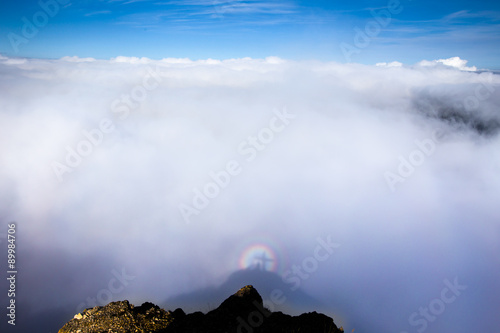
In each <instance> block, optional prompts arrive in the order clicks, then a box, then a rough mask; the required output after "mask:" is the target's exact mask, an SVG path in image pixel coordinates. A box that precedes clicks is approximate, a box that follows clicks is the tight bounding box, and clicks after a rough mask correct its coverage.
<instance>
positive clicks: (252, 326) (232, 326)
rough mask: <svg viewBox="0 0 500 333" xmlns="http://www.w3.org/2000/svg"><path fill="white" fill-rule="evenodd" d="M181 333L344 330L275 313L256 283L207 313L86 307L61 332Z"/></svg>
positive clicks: (308, 316)
mask: <svg viewBox="0 0 500 333" xmlns="http://www.w3.org/2000/svg"><path fill="white" fill-rule="evenodd" d="M108 332H114V333H177V332H192V333H195V332H196V333H198V332H205V333H216V332H217V333H220V332H228V333H229V332H231V333H232V332H237V333H279V332H283V333H284V332H318V333H323V332H327V333H340V332H343V330H342V328H340V329H339V328H337V326H336V325H335V323H334V322H333V319H332V318H330V317H328V316H326V315H324V314H320V313H317V312H310V313H304V314H301V315H300V316H295V317H292V316H290V315H287V314H284V313H282V312H271V311H269V310H268V309H266V308H265V307H264V305H263V301H262V297H261V296H260V295H259V293H258V292H257V290H256V289H255V288H254V287H253V286H245V287H243V288H241V289H240V290H238V291H237V292H236V293H235V294H234V295H231V296H230V297H229V298H227V299H226V300H225V301H224V302H222V304H221V305H220V306H219V307H218V308H216V309H214V310H212V311H209V312H208V313H206V314H203V313H202V312H194V313H190V314H186V313H185V312H184V311H183V310H182V309H177V310H175V311H173V312H172V311H165V310H164V309H161V308H160V307H158V306H157V305H154V304H152V303H149V302H147V303H144V304H142V305H141V306H137V307H136V306H134V305H132V304H130V303H129V302H128V301H120V302H112V303H109V304H108V305H106V306H97V307H94V308H91V309H86V310H84V311H83V312H82V313H79V314H77V315H75V317H74V318H73V319H72V320H70V321H69V322H68V323H66V324H65V325H64V326H63V327H62V328H61V329H60V330H59V333H108Z"/></svg>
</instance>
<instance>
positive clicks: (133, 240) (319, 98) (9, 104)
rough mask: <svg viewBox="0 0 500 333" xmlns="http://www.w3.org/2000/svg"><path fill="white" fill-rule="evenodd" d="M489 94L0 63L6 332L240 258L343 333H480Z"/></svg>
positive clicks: (334, 79) (441, 67) (492, 136)
mask: <svg viewBox="0 0 500 333" xmlns="http://www.w3.org/2000/svg"><path fill="white" fill-rule="evenodd" d="M499 91H500V77H499V76H498V75H496V74H494V73H491V72H488V71H479V70H477V68H475V67H474V66H473V64H471V65H468V64H467V62H466V61H465V60H463V59H460V58H451V59H437V60H432V59H430V60H425V61H422V62H420V63H417V64H401V63H399V62H392V63H381V64H377V65H374V66H366V65H359V64H339V63H328V62H315V61H301V62H296V61H289V60H284V59H280V58H276V57H269V58H266V59H251V58H244V59H229V60H223V61H220V60H212V59H208V60H199V61H192V60H189V59H170V58H168V59H162V60H151V59H147V58H126V57H118V58H114V59H110V60H96V59H92V58H77V57H65V58H62V59H58V60H38V59H21V58H7V57H3V56H0V152H1V154H0V190H1V191H0V214H1V215H0V217H1V221H2V230H0V241H1V242H2V243H1V245H0V246H1V247H2V248H3V249H4V250H2V256H3V257H2V258H4V257H5V256H6V238H5V236H6V233H7V224H8V223H10V222H12V221H15V222H16V228H17V232H16V235H17V250H18V258H17V265H18V279H19V281H18V285H17V287H18V293H17V298H16V304H17V305H18V309H19V311H24V312H22V313H24V315H23V316H24V317H22V316H21V317H18V318H17V319H18V322H20V325H22V323H23V322H24V325H28V323H27V322H28V321H29V318H30V317H31V316H37V315H39V314H40V313H46V312H47V311H50V310H53V311H61V310H60V309H61V308H64V309H65V311H67V312H69V313H70V314H75V313H77V312H78V311H81V310H82V309H83V308H85V307H90V306H93V305H92V304H89V303H92V302H89V301H87V298H88V297H91V298H97V304H98V305H103V304H99V303H104V301H105V302H109V301H115V300H123V299H128V300H130V301H131V302H132V303H134V304H137V305H139V304H141V303H142V302H144V301H151V302H154V303H161V302H163V301H164V300H165V299H167V298H169V297H172V296H175V295H179V294H183V293H188V292H191V291H194V290H197V289H199V288H204V287H207V286H217V285H219V284H221V283H223V282H224V280H225V279H226V278H227V276H228V275H229V274H231V273H232V272H234V271H236V270H238V269H241V268H246V267H245V263H247V264H248V263H251V262H252V260H253V259H252V257H249V258H242V256H243V255H245V254H246V255H248V251H247V252H245V251H246V250H248V249H249V248H251V247H252V246H257V247H256V250H255V253H258V254H261V252H264V251H266V249H268V255H269V256H271V259H273V260H274V261H275V262H274V264H273V265H272V267H270V268H269V270H273V271H274V272H275V273H276V274H279V275H280V276H282V277H283V279H284V282H285V283H287V286H289V287H292V286H293V285H294V284H295V283H299V284H300V288H301V289H302V290H304V291H305V292H307V293H308V294H310V295H311V296H313V297H315V298H316V299H319V300H321V301H322V302H323V303H324V304H326V308H325V309H321V310H322V311H323V312H326V313H327V314H328V315H330V316H333V317H334V319H335V321H336V323H337V325H338V326H341V325H342V326H344V328H345V329H346V332H351V330H352V329H355V330H356V332H423V331H426V332H471V331H475V332H497V331H498V330H499V329H500V323H499V320H498V313H497V312H498V309H499V308H500V288H499V282H498V281H500V257H499V255H498V254H499V251H500V210H499V209H498V200H499V199H500V136H499V130H500V113H499V106H500V94H499ZM318 238H319V239H321V240H322V241H323V242H330V243H334V244H335V246H332V247H330V248H329V249H330V250H331V251H330V252H329V251H328V249H323V250H324V251H322V252H321V256H322V257H321V260H320V259H319V258H320V257H319V255H318V253H317V251H316V249H317V247H318V244H322V243H321V241H320V240H318ZM328 239H329V240H328ZM259 246H260V247H259ZM325 256H326V257H325ZM245 260H246V261H245ZM2 261H4V260H3V259H2ZM2 267H4V266H2ZM294 267H295V268H294ZM297 267H299V268H300V267H301V270H302V272H300V273H297V272H298V271H297V269H298V268H297ZM294 272H295V273H294ZM304 272H306V273H307V274H306V273H304ZM118 276H119V278H118ZM305 276H307V277H305ZM292 278H294V279H292ZM292 281H295V283H292ZM297 281H298V282H297ZM450 285H451V286H452V287H450ZM0 286H1V287H2V289H3V290H7V289H8V288H7V285H6V284H5V281H4V282H2V284H0ZM453 286H454V287H453ZM457 286H458V287H457ZM446 288H447V289H446ZM235 291H236V290H235ZM2 293H3V291H2ZM228 296H229V295H228ZM262 296H263V298H266V299H268V298H269V295H262ZM2 302H4V300H2ZM6 304H7V303H6V302H4V303H2V305H5V306H6ZM3 308H4V309H5V307H3ZM425 308H430V310H428V312H427V314H424V312H421V311H425ZM422 309H423V310H422ZM314 310H317V309H310V310H309V311H314ZM3 316H4V317H5V315H3ZM4 319H5V318H4ZM69 319H71V317H69V318H67V319H66V320H65V321H67V320H69ZM63 323H64V322H63ZM3 324H4V323H3V322H2V325H3ZM58 324H59V323H56V324H53V325H55V327H53V326H51V327H50V328H49V327H47V328H46V331H47V332H49V331H52V332H54V331H56V330H57V329H58V328H59V326H58ZM60 326H62V325H60ZM44 329H45V328H44Z"/></svg>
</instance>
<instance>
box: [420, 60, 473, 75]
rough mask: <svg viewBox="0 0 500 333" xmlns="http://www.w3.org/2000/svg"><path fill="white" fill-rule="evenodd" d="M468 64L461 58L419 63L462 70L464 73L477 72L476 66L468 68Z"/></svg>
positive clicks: (426, 65)
mask: <svg viewBox="0 0 500 333" xmlns="http://www.w3.org/2000/svg"><path fill="white" fill-rule="evenodd" d="M467 62H468V61H467V60H464V59H460V57H452V58H448V59H439V60H432V61H428V60H422V61H421V62H419V63H418V65H420V66H425V67H429V66H436V65H440V64H442V65H445V66H449V67H454V68H457V69H460V70H462V71H470V72H475V71H477V68H476V66H472V67H467V66H466V65H467Z"/></svg>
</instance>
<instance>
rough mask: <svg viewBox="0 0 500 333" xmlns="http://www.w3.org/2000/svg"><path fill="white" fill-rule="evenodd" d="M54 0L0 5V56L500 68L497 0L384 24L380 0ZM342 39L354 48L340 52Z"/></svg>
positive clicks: (416, 5) (399, 15)
mask: <svg viewBox="0 0 500 333" xmlns="http://www.w3.org/2000/svg"><path fill="white" fill-rule="evenodd" d="M56 1H57V0H45V1H44V0H42V1H41V2H38V1H34V0H28V1H18V2H14V1H12V2H3V3H2V5H1V8H0V9H1V10H0V31H1V34H0V53H1V54H3V55H6V56H19V57H39V58H60V57H63V56H80V57H94V58H103V59H109V58H112V57H116V56H120V55H122V56H136V57H149V58H155V59H161V58H166V57H188V58H191V59H206V58H218V59H226V58H241V57H257V58H262V57H266V56H279V57H283V58H287V59H319V60H333V61H338V62H359V63H366V64H373V63H377V62H387V61H394V60H397V61H401V62H404V63H415V62H417V61H420V60H423V59H428V60H432V59H440V58H449V57H453V56H459V57H461V58H462V59H467V60H469V61H470V64H473V65H476V66H478V67H480V68H496V69H498V68H500V61H499V60H498V59H500V3H498V2H495V1H449V0H445V1H439V2H436V1H427V0H421V1H416V0H413V1H410V0H401V2H400V3H399V5H397V3H396V5H395V7H394V8H397V10H395V11H394V12H393V13H392V14H391V18H390V22H389V23H388V24H387V25H385V26H381V25H380V23H378V22H380V21H377V20H376V18H375V16H380V15H381V14H380V13H381V11H383V10H387V9H386V8H387V7H388V5H389V6H390V5H391V1H387V0H383V1H351V2H346V1H332V0H330V1H293V0H285V1H265V0H264V1H239V0H236V1H228V0H185V1H166V0H84V1H69V0H59V1H58V2H56ZM396 2H397V1H396ZM41 3H46V4H51V5H49V6H48V7H47V8H49V10H48V11H49V14H52V15H46V14H44V13H43V10H44V9H43V8H42V6H41ZM54 3H55V4H57V7H59V8H56V6H54ZM40 12H41V13H40ZM23 18H26V19H24V20H23ZM37 20H38V21H37ZM27 21H28V22H30V23H32V24H35V23H36V22H38V25H39V27H37V29H38V32H36V33H33V36H31V35H29V34H30V33H31V32H32V30H29V29H28V30H26V29H25V31H28V38H25V37H26V36H25V35H23V27H25V26H26V22H27ZM377 24H378V27H377ZM367 27H368V28H369V27H372V28H373V29H376V30H372V31H373V36H372V37H370V38H369V40H368V41H366V40H365V41H363V43H364V44H359V43H358V46H359V45H362V46H363V47H361V48H360V47H357V46H356V45H355V38H356V35H357V34H358V33H359V31H364V30H365V28H367ZM358 37H359V36H358ZM342 43H345V44H342ZM341 45H344V46H345V45H351V46H353V47H357V50H358V51H359V52H355V53H351V54H350V56H349V57H346V55H345V52H344V53H343V52H342V48H341Z"/></svg>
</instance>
